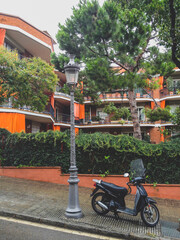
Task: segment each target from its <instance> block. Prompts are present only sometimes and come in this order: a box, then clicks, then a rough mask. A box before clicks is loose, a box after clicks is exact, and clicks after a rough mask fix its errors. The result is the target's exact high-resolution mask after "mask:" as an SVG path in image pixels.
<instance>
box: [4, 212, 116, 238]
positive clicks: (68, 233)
mask: <svg viewBox="0 0 180 240" xmlns="http://www.w3.org/2000/svg"><path fill="white" fill-rule="evenodd" d="M100 239H101V240H117V238H110V237H106V236H99V235H95V234H89V233H83V232H79V231H72V230H68V229H64V228H58V227H53V226H49V225H44V224H38V223H32V222H28V221H22V220H16V219H13V218H6V217H0V240H100ZM118 240H120V239H119V238H118Z"/></svg>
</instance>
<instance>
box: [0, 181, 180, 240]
mask: <svg viewBox="0 0 180 240" xmlns="http://www.w3.org/2000/svg"><path fill="white" fill-rule="evenodd" d="M90 193H91V189H89V188H82V187H79V199H80V207H81V208H82V212H83V214H84V217H83V218H81V219H68V218H66V217H65V215H64V213H65V210H66V207H67V199H68V186H65V185H59V184H52V183H45V182H36V181H30V180H22V179H15V178H8V177H0V215H4V216H11V217H16V218H21V219H25V220H29V221H36V222H42V223H48V224H51V225H56V226H61V227H67V228H73V229H77V230H83V231H89V232H94V233H98V232H99V233H104V234H106V235H110V236H115V237H119V238H127V239H163V238H165V237H167V236H168V237H169V238H170V237H172V239H175V238H178V239H180V233H179V232H178V231H176V228H177V225H178V223H177V221H176V222H167V221H166V217H167V216H164V217H163V218H162V217H161V219H162V220H163V221H162V222H161V223H159V224H158V225H157V226H156V227H155V228H149V227H146V226H145V225H144V224H143V222H142V220H141V219H140V216H137V217H131V216H128V215H123V214H121V215H120V218H119V220H116V219H115V218H114V216H113V214H111V213H109V214H107V215H106V216H99V215H97V214H96V213H95V212H94V211H93V210H92V208H91V198H90ZM161 202H162V201H161ZM172 202H173V204H172V206H170V208H172V209H173V210H174V208H175V206H174V204H175V203H176V202H175V203H174V201H172ZM178 203H179V202H178V201H177V208H176V209H175V212H176V214H177V212H178V211H179V208H178ZM128 204H129V205H132V198H130V199H129V201H128ZM158 207H159V206H158ZM163 207H164V208H165V206H161V208H163ZM160 213H161V209H160ZM176 214H175V215H174V216H173V214H171V215H172V216H171V218H170V219H175V220H176V219H178V216H176ZM162 216H163V214H162Z"/></svg>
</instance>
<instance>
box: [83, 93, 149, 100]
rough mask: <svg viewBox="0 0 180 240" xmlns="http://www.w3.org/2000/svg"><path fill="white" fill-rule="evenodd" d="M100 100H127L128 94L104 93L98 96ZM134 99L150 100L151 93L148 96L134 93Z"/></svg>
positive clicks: (86, 98)
mask: <svg viewBox="0 0 180 240" xmlns="http://www.w3.org/2000/svg"><path fill="white" fill-rule="evenodd" d="M99 98H100V100H106V99H120V100H123V99H128V93H124V94H120V93H106V94H100V95H99ZM136 98H141V99H143V98H151V93H148V94H141V93H136ZM84 99H85V101H91V97H85V98H84Z"/></svg>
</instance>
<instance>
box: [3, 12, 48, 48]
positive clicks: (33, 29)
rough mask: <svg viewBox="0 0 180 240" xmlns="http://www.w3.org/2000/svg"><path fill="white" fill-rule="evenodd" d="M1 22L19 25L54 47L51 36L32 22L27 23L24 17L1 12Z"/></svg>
mask: <svg viewBox="0 0 180 240" xmlns="http://www.w3.org/2000/svg"><path fill="white" fill-rule="evenodd" d="M0 23H2V24H5V25H11V26H16V27H19V28H20V29H23V30H24V31H26V32H28V33H30V34H31V35H33V36H35V37H36V38H38V39H40V40H42V41H43V42H45V43H47V44H48V45H50V46H51V48H52V49H53V44H52V39H51V37H49V36H48V35H46V34H45V33H44V32H42V31H40V30H39V29H37V28H36V27H34V26H32V25H31V24H29V23H27V22H26V21H24V20H23V19H21V18H19V17H16V16H11V15H8V14H3V13H0Z"/></svg>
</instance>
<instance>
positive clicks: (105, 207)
mask: <svg viewBox="0 0 180 240" xmlns="http://www.w3.org/2000/svg"><path fill="white" fill-rule="evenodd" d="M97 204H98V205H99V206H100V207H102V208H104V209H106V210H108V207H107V206H106V205H105V204H104V203H102V202H100V201H98V202H97Z"/></svg>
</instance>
